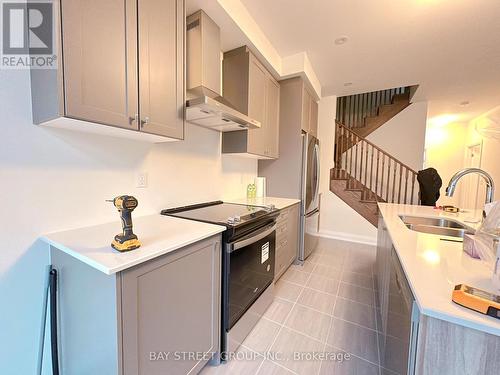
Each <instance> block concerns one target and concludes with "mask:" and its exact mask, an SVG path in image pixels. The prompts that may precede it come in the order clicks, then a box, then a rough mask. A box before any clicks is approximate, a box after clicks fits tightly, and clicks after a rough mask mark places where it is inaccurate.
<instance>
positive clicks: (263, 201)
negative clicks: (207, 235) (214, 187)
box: [224, 197, 300, 210]
mask: <svg viewBox="0 0 500 375" xmlns="http://www.w3.org/2000/svg"><path fill="white" fill-rule="evenodd" d="M224 202H225V203H234V204H242V205H246V206H262V207H265V206H269V205H270V204H273V205H274V207H276V208H277V209H278V210H282V209H284V208H287V207H290V206H293V205H294V204H297V203H300V199H292V198H277V197H263V198H240V199H232V200H231V199H230V200H225V201H224Z"/></svg>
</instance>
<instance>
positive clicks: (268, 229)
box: [229, 223, 276, 253]
mask: <svg viewBox="0 0 500 375" xmlns="http://www.w3.org/2000/svg"><path fill="white" fill-rule="evenodd" d="M275 230H276V224H275V223H273V224H270V225H266V226H265V227H263V228H262V229H260V230H258V231H257V232H255V234H253V235H252V236H251V237H246V238H244V239H242V240H239V241H236V242H233V243H231V244H230V245H231V247H230V250H229V252H230V253H232V252H233V251H235V250H238V249H241V248H242V247H245V246H248V245H251V244H253V243H255V242H257V241H259V240H261V239H263V238H265V237H267V236H269V235H270V234H271V233H273V232H274V231H275Z"/></svg>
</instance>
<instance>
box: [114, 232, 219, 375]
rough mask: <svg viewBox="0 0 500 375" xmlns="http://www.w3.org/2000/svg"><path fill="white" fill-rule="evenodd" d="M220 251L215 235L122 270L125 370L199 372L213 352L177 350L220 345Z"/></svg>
mask: <svg viewBox="0 0 500 375" xmlns="http://www.w3.org/2000/svg"><path fill="white" fill-rule="evenodd" d="M220 251H221V250H220V242H219V239H218V237H217V238H212V239H208V240H205V241H201V242H199V243H197V244H194V245H191V246H188V247H186V248H184V249H181V250H178V251H176V252H174V253H172V254H167V255H164V256H162V257H159V258H156V259H154V260H151V261H149V262H147V263H144V264H141V265H138V266H136V267H134V268H132V269H129V270H126V271H124V272H123V273H122V274H121V291H122V294H121V296H122V297H121V309H122V324H121V327H122V353H123V358H122V361H123V374H124V375H129V374H130V375H131V374H133V375H142V374H143V375H155V374H158V375H159V374H172V375H177V374H187V373H192V374H196V373H198V372H199V371H200V369H201V368H202V367H203V366H204V365H205V363H206V362H207V361H208V359H209V358H208V359H200V358H196V359H193V358H179V357H175V353H179V352H192V353H210V352H216V351H217V350H219V335H220V330H219V328H220V324H219V321H220V285H221V281H220ZM158 352H166V353H170V356H169V357H168V358H163V360H150V353H158Z"/></svg>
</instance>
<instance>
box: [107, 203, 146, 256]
mask: <svg viewBox="0 0 500 375" xmlns="http://www.w3.org/2000/svg"><path fill="white" fill-rule="evenodd" d="M108 202H113V204H114V205H115V207H116V208H117V209H118V212H119V213H120V218H121V219H122V228H123V233H120V234H117V235H116V236H115V239H114V240H113V242H112V243H111V246H112V247H113V248H114V249H116V250H118V251H129V250H134V249H137V248H138V247H140V246H141V243H140V242H139V240H138V239H137V236H136V235H135V234H134V232H132V211H133V210H134V209H135V208H136V207H137V204H138V202H137V199H136V198H134V197H133V196H131V195H121V196H119V197H116V198H115V199H111V200H108Z"/></svg>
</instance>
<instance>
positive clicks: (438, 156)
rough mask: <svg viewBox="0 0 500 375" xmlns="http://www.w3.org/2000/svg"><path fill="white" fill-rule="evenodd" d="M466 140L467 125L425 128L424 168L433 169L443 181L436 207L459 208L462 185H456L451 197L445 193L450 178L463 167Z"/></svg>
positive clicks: (452, 124)
mask: <svg viewBox="0 0 500 375" xmlns="http://www.w3.org/2000/svg"><path fill="white" fill-rule="evenodd" d="M466 139H467V124H463V123H450V124H447V125H442V126H439V125H431V124H429V125H428V127H427V134H426V142H425V154H426V156H425V167H426V168H430V167H432V168H435V169H436V170H437V171H438V173H439V176H440V177H441V179H442V180H443V187H442V188H441V191H440V193H441V196H440V198H439V200H438V201H437V204H438V205H454V206H460V201H461V195H462V190H463V188H464V186H465V185H464V184H462V183H460V184H459V185H457V189H456V191H455V194H454V195H453V197H447V196H446V195H445V193H446V186H447V184H448V181H450V178H451V177H452V176H453V175H454V174H455V173H456V172H457V171H458V170H460V169H462V168H463V167H464V156H465V147H466V142H467V141H466ZM462 182H463V181H462Z"/></svg>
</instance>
